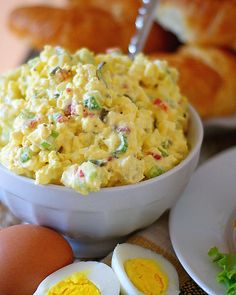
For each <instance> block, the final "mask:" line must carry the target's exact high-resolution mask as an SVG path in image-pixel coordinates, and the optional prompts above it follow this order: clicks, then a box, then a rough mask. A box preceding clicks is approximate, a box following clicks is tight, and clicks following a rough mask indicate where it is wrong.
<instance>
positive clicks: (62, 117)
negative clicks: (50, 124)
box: [56, 115, 68, 123]
mask: <svg viewBox="0 0 236 295" xmlns="http://www.w3.org/2000/svg"><path fill="white" fill-rule="evenodd" d="M56 121H57V122H58V123H64V122H66V121H68V118H67V117H65V116H63V115H59V116H58V117H57V118H56Z"/></svg>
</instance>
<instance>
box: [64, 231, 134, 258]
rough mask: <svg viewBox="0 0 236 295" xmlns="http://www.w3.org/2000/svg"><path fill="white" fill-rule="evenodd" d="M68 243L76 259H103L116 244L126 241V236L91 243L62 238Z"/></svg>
mask: <svg viewBox="0 0 236 295" xmlns="http://www.w3.org/2000/svg"><path fill="white" fill-rule="evenodd" d="M64 238H65V239H66V240H67V241H68V242H69V244H70V245H71V247H72V250H73V252H74V257H75V258H77V259H83V258H93V259H96V258H103V257H105V256H106V255H108V254H109V253H110V252H112V250H113V249H114V248H115V247H116V245H117V244H118V243H123V242H124V241H125V240H127V238H128V237H127V236H125V237H120V238H114V239H109V240H102V241H99V240H97V241H96V240H93V241H81V240H75V239H72V238H69V237H67V236H64Z"/></svg>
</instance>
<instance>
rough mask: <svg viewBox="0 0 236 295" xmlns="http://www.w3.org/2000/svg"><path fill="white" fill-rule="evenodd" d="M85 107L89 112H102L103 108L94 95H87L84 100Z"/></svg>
mask: <svg viewBox="0 0 236 295" xmlns="http://www.w3.org/2000/svg"><path fill="white" fill-rule="evenodd" d="M83 105H84V106H85V107H86V108H88V109H89V110H100V109H101V106H100V104H99V102H98V101H97V100H96V98H95V97H94V96H92V95H85V96H84V98H83Z"/></svg>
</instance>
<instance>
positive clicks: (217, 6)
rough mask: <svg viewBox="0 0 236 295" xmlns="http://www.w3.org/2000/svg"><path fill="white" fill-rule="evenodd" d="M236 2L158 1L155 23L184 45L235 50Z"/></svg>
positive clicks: (231, 0) (208, 0)
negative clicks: (215, 46) (214, 46)
mask: <svg viewBox="0 0 236 295" xmlns="http://www.w3.org/2000/svg"><path fill="white" fill-rule="evenodd" d="M235 19H236V0H204V1H202V0H161V2H160V6H159V8H158V10H157V20H158V22H159V23H160V24H161V25H162V26H163V27H165V28H167V29H168V30H170V31H171V32H174V33H175V34H176V35H177V36H178V38H179V39H180V40H181V41H182V42H183V43H191V44H204V45H218V46H223V47H226V48H230V49H234V50H236V29H235Z"/></svg>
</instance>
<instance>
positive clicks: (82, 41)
mask: <svg viewBox="0 0 236 295" xmlns="http://www.w3.org/2000/svg"><path fill="white" fill-rule="evenodd" d="M88 1H91V0H88ZM133 2H135V1H133ZM137 7H138V6H137ZM137 7H136V10H137V9H138V8H137ZM121 11H123V12H124V13H122V14H120V15H122V19H121V18H119V17H114V16H113V13H110V12H108V11H106V10H105V9H100V8H99V7H95V6H89V5H88V4H87V3H86V4H80V5H74V6H72V5H69V6H67V7H65V8H55V7H49V6H32V7H22V8H18V9H15V10H14V11H13V12H12V13H11V15H10V16H9V27H10V29H11V30H12V31H13V32H15V33H16V34H17V35H18V36H20V37H25V38H28V39H29V40H30V42H31V44H32V46H33V47H35V48H37V49H41V48H42V47H43V46H44V45H45V44H51V45H60V46H63V47H65V48H67V49H69V50H71V51H75V50H77V49H78V48H80V47H88V48H89V49H91V50H93V51H95V52H101V51H105V50H106V49H107V48H111V47H119V48H121V49H122V50H123V51H124V52H126V51H127V47H128V44H129V41H130V38H131V37H132V35H133V34H134V32H135V26H134V20H135V15H136V13H137V11H136V13H134V11H131V12H130V13H129V12H128V11H129V10H128V9H123V10H121ZM125 13H127V15H126V14H125ZM177 44H178V42H177V39H176V37H174V36H173V35H172V34H171V33H167V32H166V31H164V29H162V28H161V27H160V26H158V25H157V24H156V25H154V26H153V28H152V30H151V32H150V35H149V39H148V41H147V45H146V48H145V52H155V51H159V50H171V49H173V48H175V47H176V46H177Z"/></svg>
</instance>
